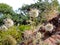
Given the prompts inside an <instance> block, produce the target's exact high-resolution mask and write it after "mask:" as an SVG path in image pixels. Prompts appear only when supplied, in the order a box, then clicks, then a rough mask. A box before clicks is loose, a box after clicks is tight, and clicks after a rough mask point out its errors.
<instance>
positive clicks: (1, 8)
mask: <svg viewBox="0 0 60 45" xmlns="http://www.w3.org/2000/svg"><path fill="white" fill-rule="evenodd" d="M0 13H4V14H11V15H12V14H13V13H14V11H13V9H12V7H11V6H9V5H7V4H4V3H0Z"/></svg>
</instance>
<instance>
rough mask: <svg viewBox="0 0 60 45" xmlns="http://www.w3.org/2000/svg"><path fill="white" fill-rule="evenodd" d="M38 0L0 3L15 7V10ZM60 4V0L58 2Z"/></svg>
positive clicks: (4, 1)
mask: <svg viewBox="0 0 60 45" xmlns="http://www.w3.org/2000/svg"><path fill="white" fill-rule="evenodd" d="M34 1H35V2H36V1H37V0H0V3H6V4H8V5H10V6H12V7H13V9H14V10H16V9H18V8H20V7H22V5H23V4H31V3H34ZM58 1H59V2H60V0H58Z"/></svg>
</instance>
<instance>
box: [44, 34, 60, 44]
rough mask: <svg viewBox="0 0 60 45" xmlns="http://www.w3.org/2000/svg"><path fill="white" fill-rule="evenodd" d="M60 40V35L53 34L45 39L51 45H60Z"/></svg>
mask: <svg viewBox="0 0 60 45" xmlns="http://www.w3.org/2000/svg"><path fill="white" fill-rule="evenodd" d="M58 41H60V35H58V34H57V35H52V36H51V37H49V38H47V39H46V40H44V42H46V43H48V44H49V45H60V43H59V42H58Z"/></svg>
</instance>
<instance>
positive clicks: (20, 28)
mask: <svg viewBox="0 0 60 45" xmlns="http://www.w3.org/2000/svg"><path fill="white" fill-rule="evenodd" d="M18 29H19V30H20V31H25V30H30V29H31V26H29V25H21V26H18Z"/></svg>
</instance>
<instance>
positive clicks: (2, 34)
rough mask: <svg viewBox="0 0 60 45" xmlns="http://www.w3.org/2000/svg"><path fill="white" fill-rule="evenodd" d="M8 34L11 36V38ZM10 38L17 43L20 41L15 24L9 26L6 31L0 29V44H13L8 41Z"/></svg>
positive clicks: (19, 34)
mask: <svg viewBox="0 0 60 45" xmlns="http://www.w3.org/2000/svg"><path fill="white" fill-rule="evenodd" d="M9 36H11V38H10V37H9ZM8 37H9V38H8ZM11 40H12V41H13V42H14V40H15V42H18V43H19V42H20V41H21V33H20V31H19V30H17V29H16V26H13V27H11V28H9V29H8V30H7V31H0V45H13V44H12V42H10V41H11ZM7 43H10V44H7Z"/></svg>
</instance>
